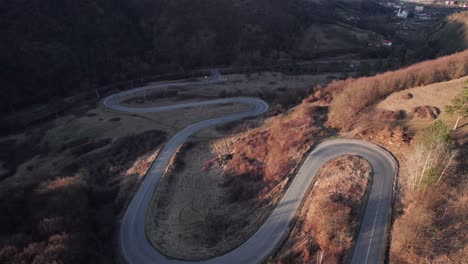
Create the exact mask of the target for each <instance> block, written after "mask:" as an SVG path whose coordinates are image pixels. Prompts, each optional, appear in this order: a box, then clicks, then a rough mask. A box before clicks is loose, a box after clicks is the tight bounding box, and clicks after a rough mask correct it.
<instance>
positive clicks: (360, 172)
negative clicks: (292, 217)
mask: <svg viewBox="0 0 468 264" xmlns="http://www.w3.org/2000/svg"><path fill="white" fill-rule="evenodd" d="M370 175H371V168H370V165H369V164H368V163H367V162H366V161H365V160H364V159H362V158H359V157H356V156H341V157H338V158H336V159H334V160H332V161H329V162H328V163H327V164H325V165H324V167H323V168H322V169H321V171H320V172H319V174H318V175H317V180H316V183H315V185H314V187H313V189H312V191H311V192H310V194H309V195H308V197H307V200H306V201H305V204H304V207H303V208H302V210H301V212H300V214H299V218H298V221H297V223H296V226H295V227H294V229H293V231H292V233H291V235H290V237H289V238H288V240H287V241H286V243H285V245H284V246H283V247H282V248H281V250H280V251H279V253H278V255H277V257H276V258H275V260H274V261H271V262H272V263H274V262H276V263H282V264H287V263H320V262H319V261H318V259H319V258H320V257H322V258H323V259H322V261H323V262H322V263H342V262H343V261H344V260H345V258H346V254H347V250H349V249H350V248H351V246H352V243H353V237H354V236H355V235H356V234H357V231H358V228H357V227H358V222H359V218H360V214H361V212H362V211H361V210H362V206H363V205H364V203H363V201H364V199H365V198H366V192H367V191H368V188H369V186H370V185H369V182H370V178H371V177H370Z"/></svg>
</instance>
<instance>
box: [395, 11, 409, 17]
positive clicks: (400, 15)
mask: <svg viewBox="0 0 468 264" xmlns="http://www.w3.org/2000/svg"><path fill="white" fill-rule="evenodd" d="M408 15H409V13H408V11H406V10H403V11H402V10H401V9H400V10H398V13H397V17H399V18H404V19H406V18H408Z"/></svg>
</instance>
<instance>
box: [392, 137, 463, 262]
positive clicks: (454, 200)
mask: <svg viewBox="0 0 468 264" xmlns="http://www.w3.org/2000/svg"><path fill="white" fill-rule="evenodd" d="M462 141H463V140H460V139H455V142H456V148H455V149H456V153H457V154H456V159H455V162H454V166H453V167H452V168H451V169H449V170H448V173H447V175H446V176H445V177H444V178H442V179H441V181H440V182H439V183H437V184H433V185H430V186H429V187H426V188H424V189H418V190H407V192H405V195H404V196H403V198H402V203H403V204H404V206H405V210H404V214H403V215H402V216H401V217H400V218H397V219H396V220H395V224H394V227H393V232H392V242H391V248H390V262H391V263H402V264H403V263H405V264H406V263H408V264H409V263H465V262H466V250H467V245H468V237H467V236H466V230H468V222H467V221H466V219H468V193H467V191H466V190H467V189H466V187H467V186H468V178H467V177H466V176H467V175H468V165H467V164H468V162H467V161H468V158H467V157H468V144H467V140H466V136H465V140H464V143H463V144H460V142H462ZM408 187H410V186H408Z"/></svg>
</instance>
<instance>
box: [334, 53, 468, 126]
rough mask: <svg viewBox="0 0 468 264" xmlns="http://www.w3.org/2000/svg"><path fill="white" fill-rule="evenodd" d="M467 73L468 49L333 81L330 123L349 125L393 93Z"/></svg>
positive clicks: (455, 77)
mask: <svg viewBox="0 0 468 264" xmlns="http://www.w3.org/2000/svg"><path fill="white" fill-rule="evenodd" d="M467 74H468V50H466V51H463V52H460V53H456V54H453V55H450V56H445V57H441V58H438V59H435V60H432V61H425V62H421V63H417V64H414V65H412V66H410V67H408V68H405V69H401V70H397V71H391V72H386V73H383V74H378V75H376V76H373V77H364V78H358V79H353V78H350V79H347V80H344V81H337V82H333V83H331V84H329V85H328V86H327V87H326V89H325V91H327V92H329V93H332V95H333V98H334V99H333V102H332V104H331V106H330V114H329V119H328V120H329V122H328V124H329V125H331V126H332V127H337V128H346V126H347V125H349V124H350V122H351V121H352V120H353V118H354V117H355V116H356V115H357V114H358V113H359V112H360V111H362V110H363V109H364V108H366V107H368V106H370V105H372V104H375V103H376V102H378V101H379V100H381V99H383V98H385V97H386V96H388V95H390V94H391V93H393V92H396V91H400V90H404V89H408V88H411V87H416V86H422V85H428V84H432V83H436V82H442V81H447V80H452V79H457V78H460V77H463V76H465V75H467Z"/></svg>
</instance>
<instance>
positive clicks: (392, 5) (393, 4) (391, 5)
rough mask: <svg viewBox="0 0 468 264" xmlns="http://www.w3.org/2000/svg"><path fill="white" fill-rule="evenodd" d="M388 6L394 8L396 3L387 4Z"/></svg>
mask: <svg viewBox="0 0 468 264" xmlns="http://www.w3.org/2000/svg"><path fill="white" fill-rule="evenodd" d="M387 6H388V7H394V6H395V2H387Z"/></svg>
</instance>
